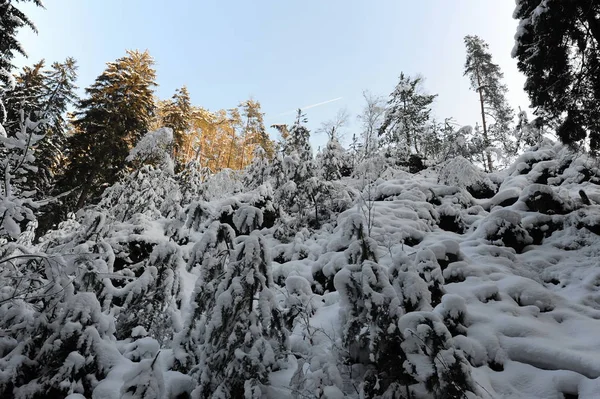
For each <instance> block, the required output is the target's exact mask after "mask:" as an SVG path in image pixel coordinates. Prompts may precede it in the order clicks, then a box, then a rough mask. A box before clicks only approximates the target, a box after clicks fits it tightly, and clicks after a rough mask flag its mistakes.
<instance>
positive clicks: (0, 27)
mask: <svg viewBox="0 0 600 399" xmlns="http://www.w3.org/2000/svg"><path fill="white" fill-rule="evenodd" d="M19 1H33V3H34V4H35V5H36V6H38V7H42V1H41V0H5V1H3V2H2V3H0V126H2V125H4V122H5V121H6V111H5V110H4V106H3V100H4V98H5V96H6V92H7V91H10V90H11V89H12V88H13V86H14V79H13V77H12V75H11V71H12V69H13V65H12V59H13V58H14V57H15V55H17V54H21V55H27V54H26V53H25V49H24V48H23V46H21V43H20V42H19V41H18V40H17V33H18V31H19V29H20V28H22V27H24V26H27V27H29V28H31V29H32V30H33V31H34V32H36V33H37V29H36V27H35V25H34V24H33V22H32V21H31V20H30V19H29V18H28V17H27V15H25V14H24V13H23V12H22V11H21V10H19V9H18V8H17V7H16V6H15V3H17V2H19ZM0 135H2V134H1V133H0Z"/></svg>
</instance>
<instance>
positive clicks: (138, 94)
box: [60, 51, 156, 208]
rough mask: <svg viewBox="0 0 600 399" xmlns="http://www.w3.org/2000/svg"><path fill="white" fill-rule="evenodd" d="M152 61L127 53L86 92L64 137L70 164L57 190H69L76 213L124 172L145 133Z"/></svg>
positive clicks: (144, 54) (149, 109)
mask: <svg viewBox="0 0 600 399" xmlns="http://www.w3.org/2000/svg"><path fill="white" fill-rule="evenodd" d="M153 64H154V61H153V59H152V57H151V56H150V54H149V53H148V52H147V51H145V52H139V51H127V56H125V57H122V58H119V59H118V60H116V61H114V62H110V63H108V64H107V68H106V69H105V70H104V72H102V74H101V75H100V76H98V77H97V78H96V81H95V82H94V83H93V84H92V86H90V87H89V88H87V89H86V94H87V97H86V98H84V99H82V100H81V101H79V102H78V104H77V112H76V113H75V119H74V120H73V126H74V129H75V134H73V135H72V136H70V137H69V142H68V146H69V154H68V155H69V165H68V168H67V170H66V173H65V174H64V176H63V177H62V179H61V182H60V183H61V184H60V188H61V189H73V190H75V192H76V193H77V202H76V205H75V206H73V205H72V206H71V208H81V207H82V206H84V205H85V204H86V203H87V202H89V201H90V200H92V199H94V198H96V197H98V196H99V194H100V193H101V192H102V188H103V186H104V185H106V184H112V183H114V182H115V181H116V180H117V178H118V175H119V173H120V172H122V171H123V170H124V169H125V158H126V157H127V155H128V153H129V150H130V149H131V148H132V147H133V146H134V145H135V144H136V142H137V141H138V140H139V138H140V137H141V136H142V135H143V134H144V133H146V132H147V131H148V127H149V123H150V120H151V118H152V116H153V114H154V108H155V106H154V98H153V87H154V86H156V83H155V81H154V80H155V76H156V74H155V70H154V69H153V68H152V66H153Z"/></svg>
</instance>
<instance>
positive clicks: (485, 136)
mask: <svg viewBox="0 0 600 399" xmlns="http://www.w3.org/2000/svg"><path fill="white" fill-rule="evenodd" d="M476 71H477V86H478V87H477V91H478V92H479V104H480V105H481V123H482V125H483V141H484V143H485V157H486V159H487V167H488V171H489V172H493V171H494V167H493V164H492V154H490V152H489V151H488V149H487V148H488V147H489V146H490V139H489V137H488V134H487V125H486V123H485V106H484V101H483V88H482V87H481V78H480V77H479V70H476Z"/></svg>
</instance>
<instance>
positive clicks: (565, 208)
mask: <svg viewBox="0 0 600 399" xmlns="http://www.w3.org/2000/svg"><path fill="white" fill-rule="evenodd" d="M519 200H520V201H522V202H524V203H525V205H526V206H527V208H528V209H529V210H530V211H533V212H540V213H544V214H547V215H564V214H566V213H569V212H571V211H572V210H573V204H572V201H570V200H564V199H562V198H561V197H559V196H558V195H557V194H556V192H555V191H554V190H553V189H552V187H550V186H547V185H543V184H532V185H530V186H528V187H526V188H525V189H524V190H523V192H522V193H521V197H520V198H519Z"/></svg>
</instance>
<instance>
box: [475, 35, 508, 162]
mask: <svg viewBox="0 0 600 399" xmlns="http://www.w3.org/2000/svg"><path fill="white" fill-rule="evenodd" d="M465 46H466V48H467V61H466V62H465V72H464V74H465V76H468V77H469V80H470V81H471V89H473V90H474V91H476V92H477V93H478V94H479V106H480V111H481V123H482V127H483V142H484V145H485V147H486V152H485V154H486V155H485V156H486V168H487V170H488V171H489V172H491V171H493V170H494V165H493V161H492V154H491V152H490V151H489V147H492V146H495V145H498V144H499V145H501V146H503V147H504V150H505V152H512V149H511V147H510V141H509V139H508V133H509V129H510V123H511V122H512V120H513V110H512V108H511V107H510V106H509V105H508V102H507V100H506V93H507V91H508V88H507V87H506V85H504V84H503V83H502V79H503V78H504V74H503V73H502V71H500V67H499V66H498V65H497V64H494V63H493V62H492V55H491V54H490V52H489V46H488V44H487V43H486V42H484V41H483V40H482V39H481V38H479V37H478V36H466V37H465ZM490 118H491V121H490Z"/></svg>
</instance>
